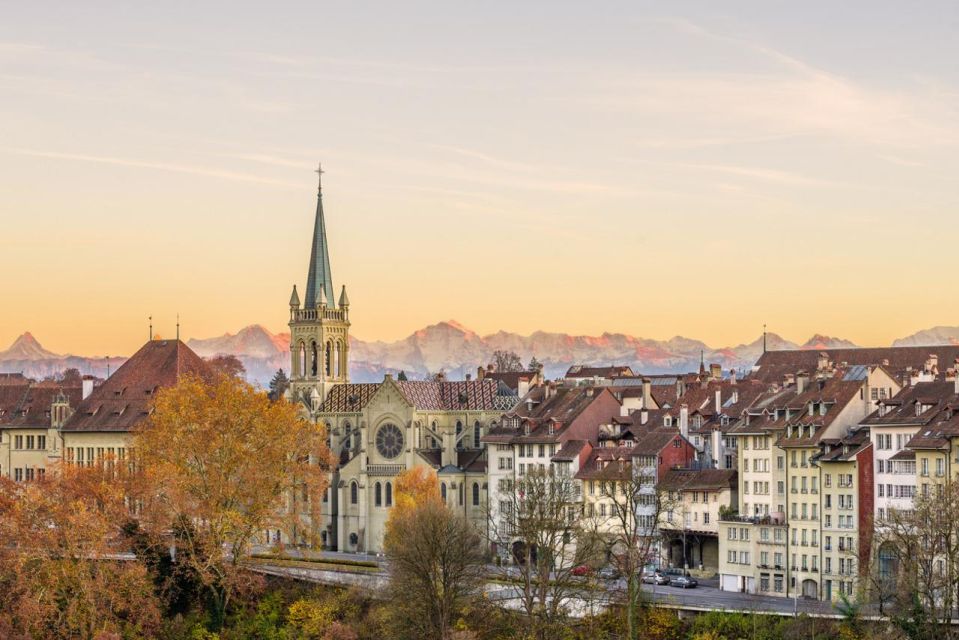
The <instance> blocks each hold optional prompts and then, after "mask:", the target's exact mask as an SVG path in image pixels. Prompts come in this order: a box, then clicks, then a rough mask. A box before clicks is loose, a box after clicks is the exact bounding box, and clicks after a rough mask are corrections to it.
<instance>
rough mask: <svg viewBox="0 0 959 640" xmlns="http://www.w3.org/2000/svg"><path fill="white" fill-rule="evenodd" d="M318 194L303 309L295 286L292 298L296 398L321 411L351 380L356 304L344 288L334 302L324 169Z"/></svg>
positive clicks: (292, 389) (292, 379) (319, 171)
mask: <svg viewBox="0 0 959 640" xmlns="http://www.w3.org/2000/svg"><path fill="white" fill-rule="evenodd" d="M316 173H317V174H319V176H320V180H319V188H318V190H317V194H316V221H315V223H314V226H313V246H312V247H311V249H310V270H309V272H308V273H307V275H306V290H305V291H304V300H303V305H302V306H301V305H300V295H299V293H298V292H297V290H296V285H293V294H292V295H291V296H290V373H291V374H290V394H291V398H292V399H293V400H294V401H298V400H302V401H304V402H305V403H306V404H307V405H308V406H311V407H312V408H314V409H316V408H317V407H318V405H319V404H320V403H322V402H323V400H324V399H326V396H327V394H328V393H329V391H330V389H331V388H332V387H333V385H335V384H342V383H348V382H349V381H350V300H349V298H347V296H346V286H343V288H342V290H341V292H340V297H339V301H338V302H336V301H334V298H333V295H334V292H333V276H332V273H331V271H330V253H329V244H328V243H327V239H326V220H325V219H324V217H323V169H322V167H320V168H318V169H317V170H316Z"/></svg>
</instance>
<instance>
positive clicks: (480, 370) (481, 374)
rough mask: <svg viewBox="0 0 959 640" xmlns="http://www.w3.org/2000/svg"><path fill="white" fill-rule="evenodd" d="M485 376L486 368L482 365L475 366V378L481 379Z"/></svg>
mask: <svg viewBox="0 0 959 640" xmlns="http://www.w3.org/2000/svg"><path fill="white" fill-rule="evenodd" d="M485 377H486V369H484V368H483V367H476V379H477V380H482V379H484V378H485Z"/></svg>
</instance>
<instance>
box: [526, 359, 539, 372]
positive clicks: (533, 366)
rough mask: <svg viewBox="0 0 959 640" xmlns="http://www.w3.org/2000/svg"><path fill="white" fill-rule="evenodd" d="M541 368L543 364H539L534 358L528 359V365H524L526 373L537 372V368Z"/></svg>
mask: <svg viewBox="0 0 959 640" xmlns="http://www.w3.org/2000/svg"><path fill="white" fill-rule="evenodd" d="M542 366H543V363H541V362H540V361H539V360H537V359H536V356H533V357H532V358H530V359H529V364H528V365H526V370H527V371H538V370H539V368H540V367H542Z"/></svg>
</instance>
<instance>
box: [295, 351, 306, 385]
mask: <svg viewBox="0 0 959 640" xmlns="http://www.w3.org/2000/svg"><path fill="white" fill-rule="evenodd" d="M296 365H297V366H296V373H298V374H299V375H300V377H301V378H305V377H306V345H305V344H303V343H302V342H301V343H300V361H299V362H297V363H296Z"/></svg>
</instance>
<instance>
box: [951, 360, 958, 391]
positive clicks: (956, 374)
mask: <svg viewBox="0 0 959 640" xmlns="http://www.w3.org/2000/svg"><path fill="white" fill-rule="evenodd" d="M952 379H953V383H952V384H953V391H954V392H955V393H956V394H957V395H959V358H956V369H955V374H954V375H953V378H952Z"/></svg>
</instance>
